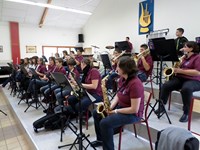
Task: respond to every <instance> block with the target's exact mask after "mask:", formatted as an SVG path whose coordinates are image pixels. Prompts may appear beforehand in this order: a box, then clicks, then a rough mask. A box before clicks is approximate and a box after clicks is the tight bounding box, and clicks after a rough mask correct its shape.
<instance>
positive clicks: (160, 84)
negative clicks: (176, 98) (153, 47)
mask: <svg viewBox="0 0 200 150" xmlns="http://www.w3.org/2000/svg"><path fill="white" fill-rule="evenodd" d="M162 65H163V57H162V56H161V57H160V76H159V99H157V100H156V103H155V104H154V106H153V107H152V109H151V111H150V113H149V115H148V118H149V117H150V115H151V113H152V112H153V111H154V113H155V107H156V105H157V104H158V109H159V111H158V112H159V113H158V114H156V115H157V117H158V119H160V117H161V116H162V115H163V114H166V116H167V119H168V121H169V123H170V124H171V120H170V118H169V116H168V113H167V111H166V109H165V105H164V103H163V101H162V100H161V88H162ZM161 107H163V109H164V112H162V113H160V108H161Z"/></svg>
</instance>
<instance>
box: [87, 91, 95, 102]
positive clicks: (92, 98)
mask: <svg viewBox="0 0 200 150" xmlns="http://www.w3.org/2000/svg"><path fill="white" fill-rule="evenodd" d="M86 94H87V95H88V97H89V98H90V100H91V101H92V102H94V101H96V98H94V97H93V96H92V95H91V94H90V93H88V92H87V91H86Z"/></svg>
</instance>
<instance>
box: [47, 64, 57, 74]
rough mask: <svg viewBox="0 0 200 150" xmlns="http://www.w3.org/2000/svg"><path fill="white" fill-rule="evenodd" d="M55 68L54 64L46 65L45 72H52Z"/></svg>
mask: <svg viewBox="0 0 200 150" xmlns="http://www.w3.org/2000/svg"><path fill="white" fill-rule="evenodd" d="M55 70H56V65H48V70H47V74H48V73H50V72H54V71H55Z"/></svg>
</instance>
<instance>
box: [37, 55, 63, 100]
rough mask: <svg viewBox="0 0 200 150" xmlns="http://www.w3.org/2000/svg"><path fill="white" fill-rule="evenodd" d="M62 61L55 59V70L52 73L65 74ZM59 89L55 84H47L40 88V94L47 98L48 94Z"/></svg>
mask: <svg viewBox="0 0 200 150" xmlns="http://www.w3.org/2000/svg"><path fill="white" fill-rule="evenodd" d="M62 64H63V59H62V58H57V59H56V68H55V71H54V72H60V73H63V74H66V70H65V68H64V67H63V65H62ZM57 88H59V86H58V85H57V84H55V83H53V82H52V83H49V84H48V85H45V86H43V87H41V88H40V91H41V93H43V94H44V97H45V98H49V95H50V92H52V91H54V90H55V89H57Z"/></svg>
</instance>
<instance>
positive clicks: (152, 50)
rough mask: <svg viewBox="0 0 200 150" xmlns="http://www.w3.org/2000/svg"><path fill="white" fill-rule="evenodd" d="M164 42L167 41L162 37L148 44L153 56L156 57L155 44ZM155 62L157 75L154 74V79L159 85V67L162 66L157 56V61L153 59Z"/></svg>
mask: <svg viewBox="0 0 200 150" xmlns="http://www.w3.org/2000/svg"><path fill="white" fill-rule="evenodd" d="M162 40H166V39H165V37H160V38H154V39H149V42H148V46H149V49H150V51H151V53H152V54H151V55H156V54H154V53H155V52H154V50H155V46H154V43H155V42H157V41H162ZM153 60H154V61H156V74H153V79H152V80H154V79H156V82H155V84H157V85H158V80H159V65H160V59H158V58H157V57H156V56H155V59H153Z"/></svg>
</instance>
